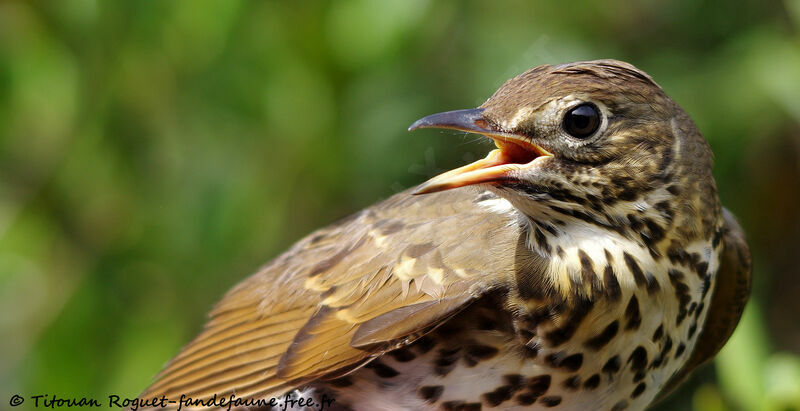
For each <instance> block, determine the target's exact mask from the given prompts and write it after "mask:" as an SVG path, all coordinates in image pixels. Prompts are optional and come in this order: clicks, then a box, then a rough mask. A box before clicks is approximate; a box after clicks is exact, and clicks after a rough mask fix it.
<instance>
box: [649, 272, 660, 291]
mask: <svg viewBox="0 0 800 411" xmlns="http://www.w3.org/2000/svg"><path fill="white" fill-rule="evenodd" d="M646 277H647V293H648V294H650V295H653V294H654V293H655V292H656V291H658V290H660V289H661V286H660V285H659V284H658V280H656V277H655V276H653V273H651V272H650V271H648V272H647V273H646Z"/></svg>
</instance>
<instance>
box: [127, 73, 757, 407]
mask: <svg viewBox="0 0 800 411" xmlns="http://www.w3.org/2000/svg"><path fill="white" fill-rule="evenodd" d="M425 128H438V129H445V130H457V131H459V132H467V133H474V134H478V135H482V136H484V137H486V138H487V139H488V140H490V141H492V142H493V143H494V145H495V146H496V148H494V149H492V150H491V151H490V152H489V153H488V155H487V156H486V157H485V158H483V159H480V160H478V161H475V162H473V163H471V164H468V165H465V166H462V167H460V168H456V169H454V170H451V171H448V172H445V173H443V174H440V175H438V176H435V177H433V178H431V179H430V180H428V181H426V182H424V183H423V184H421V185H420V186H418V187H416V188H414V189H411V190H406V191H403V192H400V193H397V194H395V195H393V196H391V197H390V198H388V199H385V200H383V201H382V202H379V203H377V204H375V205H373V206H371V207H369V208H366V209H364V210H362V211H360V212H356V213H355V214H352V215H351V216H349V217H346V218H344V219H342V220H340V221H338V222H335V223H333V224H332V225H330V226H327V227H325V228H322V229H320V230H318V231H315V232H313V233H311V234H310V235H308V236H307V237H305V238H303V239H302V240H300V241H299V242H297V243H296V244H294V245H293V246H292V247H291V248H289V249H288V250H287V251H286V252H284V253H283V254H281V255H279V256H278V257H276V258H274V259H273V260H272V261H271V262H269V263H267V264H266V265H264V266H263V267H262V268H261V269H260V270H258V271H257V272H256V273H255V274H253V275H252V276H251V277H249V278H247V279H245V280H243V281H242V282H240V283H239V284H238V285H236V286H234V287H233V288H232V289H231V290H230V291H228V292H227V294H226V295H225V296H224V298H222V300H221V301H220V302H219V303H218V304H217V305H216V306H215V307H214V308H213V310H212V311H211V313H210V314H209V317H210V318H209V320H208V322H207V324H206V325H205V327H204V328H203V329H202V331H201V332H200V333H199V335H198V336H197V337H196V338H195V339H194V340H192V341H191V342H190V343H188V345H186V346H185V347H184V348H183V349H182V350H181V351H180V353H179V354H178V355H177V356H176V357H175V358H173V359H172V360H171V361H170V362H168V363H167V365H166V366H165V368H164V369H163V370H162V371H161V372H160V373H159V374H158V375H157V376H156V377H155V379H154V381H153V382H152V385H150V386H149V387H148V388H147V389H146V390H145V391H144V393H143V394H141V397H140V398H151V397H152V398H158V397H163V398H169V399H176V398H178V397H181V398H188V399H219V398H228V399H233V398H234V397H235V398H237V399H239V400H242V401H244V400H246V399H250V400H255V399H267V398H272V399H273V400H275V399H277V400H279V401H284V400H285V399H289V398H290V397H291V398H295V399H298V398H299V399H302V398H304V396H305V397H306V400H307V401H315V402H312V403H310V404H311V405H312V407H311V408H312V409H320V406H322V408H324V409H342V410H348V409H349V410H480V409H487V410H488V409H501V410H505V409H507V410H513V409H593V410H594V409H597V410H615V411H617V410H623V409H627V410H641V409H645V408H647V407H648V406H650V405H652V404H654V403H656V402H657V401H660V400H661V399H662V398H664V397H665V396H667V395H668V394H669V393H670V392H671V391H672V390H674V389H675V388H676V387H677V386H678V385H680V383H681V382H683V381H684V380H685V379H686V378H687V376H688V375H689V374H690V373H691V372H692V371H693V370H695V369H696V368H697V367H699V366H701V365H703V364H704V363H706V362H708V361H709V360H710V359H711V358H713V357H714V356H715V354H716V353H717V352H718V351H719V350H720V349H721V347H722V346H723V345H724V344H725V342H726V341H727V340H728V338H729V337H730V336H731V334H732V332H733V330H734V328H735V327H736V325H737V323H738V321H739V319H740V317H741V315H742V312H743V310H744V307H745V304H746V302H747V298H748V295H749V291H750V284H751V274H752V263H751V257H750V251H749V248H748V245H747V241H746V239H745V236H744V233H743V231H742V229H741V227H740V225H739V224H738V223H737V221H736V219H735V218H734V216H733V214H731V213H730V212H729V211H728V210H727V209H725V208H723V207H722V205H721V204H720V200H719V197H718V193H717V187H716V183H715V180H714V177H713V175H712V162H713V158H712V157H713V155H712V152H711V149H710V146H709V144H708V142H707V141H706V139H705V138H704V137H703V135H702V134H701V133H700V131H698V128H697V127H696V125H695V124H694V123H693V121H692V120H691V118H690V117H689V116H688V115H687V114H686V112H685V111H684V110H683V109H682V108H681V107H680V106H679V105H678V104H677V103H675V102H674V101H673V100H672V99H671V98H670V97H669V96H667V94H666V93H665V91H664V90H663V89H662V88H661V87H660V86H659V85H658V84H657V83H656V82H655V81H654V80H653V79H652V78H651V77H650V76H649V75H648V74H646V73H645V72H644V71H642V70H639V69H638V68H636V67H634V66H633V65H631V64H629V63H626V62H622V61H617V60H610V59H607V60H593V61H581V62H574V63H566V64H558V65H541V66H538V67H534V68H532V69H530V70H528V71H525V72H524V73H522V74H520V75H518V76H516V77H513V78H511V79H510V80H508V81H506V82H505V83H504V84H502V86H501V87H500V88H499V89H498V90H497V91H496V92H495V93H494V94H493V95H492V96H491V97H490V98H489V99H488V100H486V102H484V103H483V104H482V105H480V106H479V107H477V108H473V109H466V110H456V111H448V112H443V113H438V114H433V115H430V116H427V117H424V118H422V119H420V120H418V121H416V122H414V123H413V124H412V125H411V127H410V128H409V130H410V131H411V130H417V129H425ZM173 402H174V401H173ZM253 404H261V405H263V404H264V403H253ZM277 404H278V406H279V407H280V406H282V404H283V403H282V402H278V403H277ZM173 405H174V404H173ZM186 405H189V404H186ZM193 405H195V406H201V405H208V403H202V402H196V403H193ZM213 405H215V406H219V405H220V404H219V403H213ZM250 405H252V404H250ZM270 405H272V406H276V403H272V404H270ZM287 405H288V406H289V407H288V408H289V409H292V408H291V407H292V406H297V405H298V403H296V402H295V403H291V404H287ZM299 405H300V406H302V405H303V404H302V403H300V404H299ZM305 405H309V403H306V404H305ZM325 406H327V408H325ZM315 407H316V408H315ZM222 408H224V404H223V407H222ZM283 409H285V408H283Z"/></svg>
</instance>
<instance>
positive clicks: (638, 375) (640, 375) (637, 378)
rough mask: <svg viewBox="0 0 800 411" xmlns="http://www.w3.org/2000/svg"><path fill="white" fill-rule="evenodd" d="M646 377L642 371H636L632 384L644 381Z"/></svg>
mask: <svg viewBox="0 0 800 411" xmlns="http://www.w3.org/2000/svg"><path fill="white" fill-rule="evenodd" d="M646 375H647V373H645V372H644V371H636V374H634V375H633V382H639V381H641V380H643V379H644V377H645V376H646Z"/></svg>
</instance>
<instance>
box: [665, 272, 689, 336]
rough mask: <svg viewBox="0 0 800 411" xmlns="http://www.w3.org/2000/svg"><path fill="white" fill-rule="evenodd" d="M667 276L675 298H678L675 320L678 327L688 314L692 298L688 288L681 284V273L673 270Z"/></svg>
mask: <svg viewBox="0 0 800 411" xmlns="http://www.w3.org/2000/svg"><path fill="white" fill-rule="evenodd" d="M667 276H668V277H669V281H670V283H672V287H673V288H674V289H675V297H677V298H678V303H679V304H680V305H679V306H678V316H677V317H676V318H675V324H676V325H680V324H681V322H683V320H684V319H685V318H686V314H687V313H688V312H689V309H688V307H689V303H690V302H691V300H692V297H691V296H690V295H689V286H688V285H686V283H684V282H683V273H681V272H680V271H678V270H675V269H670V270H669V271H668V272H667Z"/></svg>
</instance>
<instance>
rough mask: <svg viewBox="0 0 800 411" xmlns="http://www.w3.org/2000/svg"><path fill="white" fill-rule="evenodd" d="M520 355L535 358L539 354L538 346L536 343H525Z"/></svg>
mask: <svg viewBox="0 0 800 411" xmlns="http://www.w3.org/2000/svg"><path fill="white" fill-rule="evenodd" d="M522 355H524V356H525V358H536V356H537V355H539V347H538V346H536V345H531V344H525V345H523V346H522Z"/></svg>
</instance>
